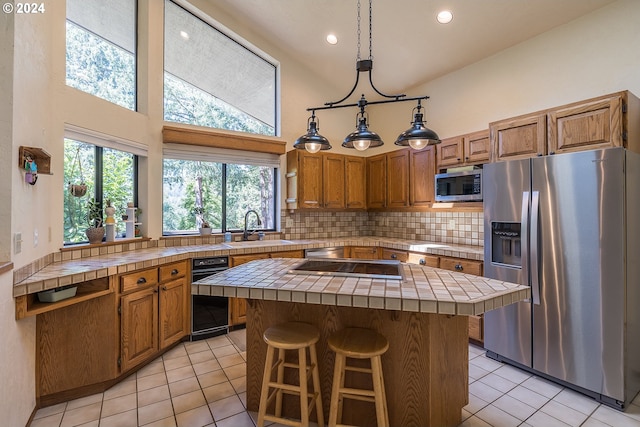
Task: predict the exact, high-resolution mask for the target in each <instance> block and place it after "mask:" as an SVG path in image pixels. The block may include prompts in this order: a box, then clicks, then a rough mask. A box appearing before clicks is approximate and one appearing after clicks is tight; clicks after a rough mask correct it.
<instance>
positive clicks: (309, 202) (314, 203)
mask: <svg viewBox="0 0 640 427" xmlns="http://www.w3.org/2000/svg"><path fill="white" fill-rule="evenodd" d="M304 203H306V204H309V205H317V204H318V202H317V201H316V200H305V201H304Z"/></svg>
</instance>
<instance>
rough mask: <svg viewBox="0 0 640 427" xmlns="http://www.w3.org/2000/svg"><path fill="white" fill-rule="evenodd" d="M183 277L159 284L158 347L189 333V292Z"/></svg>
mask: <svg viewBox="0 0 640 427" xmlns="http://www.w3.org/2000/svg"><path fill="white" fill-rule="evenodd" d="M187 290H188V289H187V282H186V280H185V278H184V277H183V278H181V279H176V280H172V281H171V282H167V283H164V284H161V285H160V311H159V315H160V348H161V349H163V348H165V347H167V346H169V345H171V344H173V343H175V342H177V341H179V340H181V339H182V337H184V336H185V335H187V334H189V306H188V303H189V293H188V292H187Z"/></svg>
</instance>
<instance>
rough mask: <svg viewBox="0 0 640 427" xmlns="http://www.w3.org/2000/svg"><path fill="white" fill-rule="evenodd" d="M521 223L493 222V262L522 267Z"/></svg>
mask: <svg viewBox="0 0 640 427" xmlns="http://www.w3.org/2000/svg"><path fill="white" fill-rule="evenodd" d="M520 225H521V224H520V223H519V222H492V223H491V262H492V263H494V264H500V265H505V266H509V267H517V268H522V255H521V251H520Z"/></svg>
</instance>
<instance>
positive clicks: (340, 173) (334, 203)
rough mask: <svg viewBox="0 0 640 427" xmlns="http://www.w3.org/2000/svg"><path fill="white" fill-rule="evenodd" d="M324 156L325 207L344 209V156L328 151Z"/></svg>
mask: <svg viewBox="0 0 640 427" xmlns="http://www.w3.org/2000/svg"><path fill="white" fill-rule="evenodd" d="M322 158H323V160H322V162H323V170H322V173H323V174H324V180H323V185H324V191H323V199H324V205H323V207H325V208H331V209H342V208H344V205H345V203H344V193H345V189H344V186H345V180H344V175H345V170H344V156H343V155H340V154H329V153H327V154H324V155H323V156H322Z"/></svg>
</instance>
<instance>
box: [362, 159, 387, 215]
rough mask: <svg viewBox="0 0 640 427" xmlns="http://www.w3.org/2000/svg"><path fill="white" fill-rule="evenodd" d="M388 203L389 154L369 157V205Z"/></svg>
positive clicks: (384, 204) (379, 206) (371, 206)
mask: <svg viewBox="0 0 640 427" xmlns="http://www.w3.org/2000/svg"><path fill="white" fill-rule="evenodd" d="M386 205H387V156H386V155H385V154H380V155H377V156H372V157H367V207H368V208H384V207H385V206H386Z"/></svg>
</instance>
